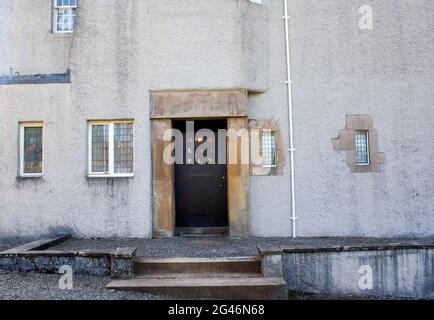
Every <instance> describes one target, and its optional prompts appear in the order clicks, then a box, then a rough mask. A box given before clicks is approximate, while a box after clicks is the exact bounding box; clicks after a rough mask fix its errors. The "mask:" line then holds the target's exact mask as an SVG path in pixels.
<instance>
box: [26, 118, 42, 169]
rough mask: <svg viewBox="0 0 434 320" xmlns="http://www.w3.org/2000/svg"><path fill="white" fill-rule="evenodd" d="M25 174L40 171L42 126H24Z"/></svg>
mask: <svg viewBox="0 0 434 320" xmlns="http://www.w3.org/2000/svg"><path fill="white" fill-rule="evenodd" d="M23 165H24V168H23V172H24V173H25V174H32V173H42V127H26V128H24V164H23Z"/></svg>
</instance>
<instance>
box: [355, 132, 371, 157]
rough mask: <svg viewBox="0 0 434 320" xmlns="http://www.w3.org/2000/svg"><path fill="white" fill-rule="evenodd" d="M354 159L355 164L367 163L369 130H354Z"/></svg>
mask: <svg viewBox="0 0 434 320" xmlns="http://www.w3.org/2000/svg"><path fill="white" fill-rule="evenodd" d="M356 161H357V165H360V166H362V165H369V132H368V130H356Z"/></svg>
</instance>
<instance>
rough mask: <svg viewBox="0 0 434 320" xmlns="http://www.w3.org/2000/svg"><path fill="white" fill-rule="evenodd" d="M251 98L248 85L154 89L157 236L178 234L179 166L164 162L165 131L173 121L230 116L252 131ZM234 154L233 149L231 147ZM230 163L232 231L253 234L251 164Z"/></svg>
mask: <svg viewBox="0 0 434 320" xmlns="http://www.w3.org/2000/svg"><path fill="white" fill-rule="evenodd" d="M247 101H248V97H247V90H245V89H230V90H165V91H151V131H152V132H151V139H152V189H153V190H152V216H153V222H152V225H153V237H154V238H159V237H173V236H174V235H175V221H176V219H175V218H176V216H175V215H176V212H175V183H174V182H175V173H174V171H175V170H174V165H170V164H166V163H164V161H163V151H164V148H165V147H166V146H167V145H169V144H170V142H166V141H164V140H163V136H164V132H165V131H166V130H167V129H171V128H172V121H173V120H185V119H192V120H206V119H217V118H219V119H226V120H227V129H228V130H229V129H235V130H240V129H246V130H248V103H247ZM228 152H229V150H228ZM238 157H239V159H238V163H237V164H229V163H228V164H227V184H228V186H227V187H228V194H227V201H228V214H229V217H228V218H229V235H230V236H233V237H248V236H249V235H250V211H249V207H248V204H249V169H250V168H249V165H248V164H241V155H240V152H238Z"/></svg>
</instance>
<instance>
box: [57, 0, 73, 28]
mask: <svg viewBox="0 0 434 320" xmlns="http://www.w3.org/2000/svg"><path fill="white" fill-rule="evenodd" d="M77 1H78V0H54V21H53V24H54V32H56V33H70V32H74V30H75V25H76V21H77Z"/></svg>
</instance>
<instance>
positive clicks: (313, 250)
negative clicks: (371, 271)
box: [258, 240, 434, 256]
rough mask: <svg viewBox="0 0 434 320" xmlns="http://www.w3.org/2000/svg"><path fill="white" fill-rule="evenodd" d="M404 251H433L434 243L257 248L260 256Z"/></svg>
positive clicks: (406, 242) (307, 245)
mask: <svg viewBox="0 0 434 320" xmlns="http://www.w3.org/2000/svg"><path fill="white" fill-rule="evenodd" d="M404 249H413V250H421V249H434V242H429V241H428V242H427V241H424V240H421V241H420V242H417V241H405V240H402V241H398V242H379V243H378V244H375V243H370V244H346V245H332V244H331V245H327V244H325V245H317V244H313V243H312V244H309V243H305V244H303V245H302V246H294V247H282V248H258V251H259V254H260V255H261V256H267V255H275V254H280V253H316V252H354V251H386V250H404Z"/></svg>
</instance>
